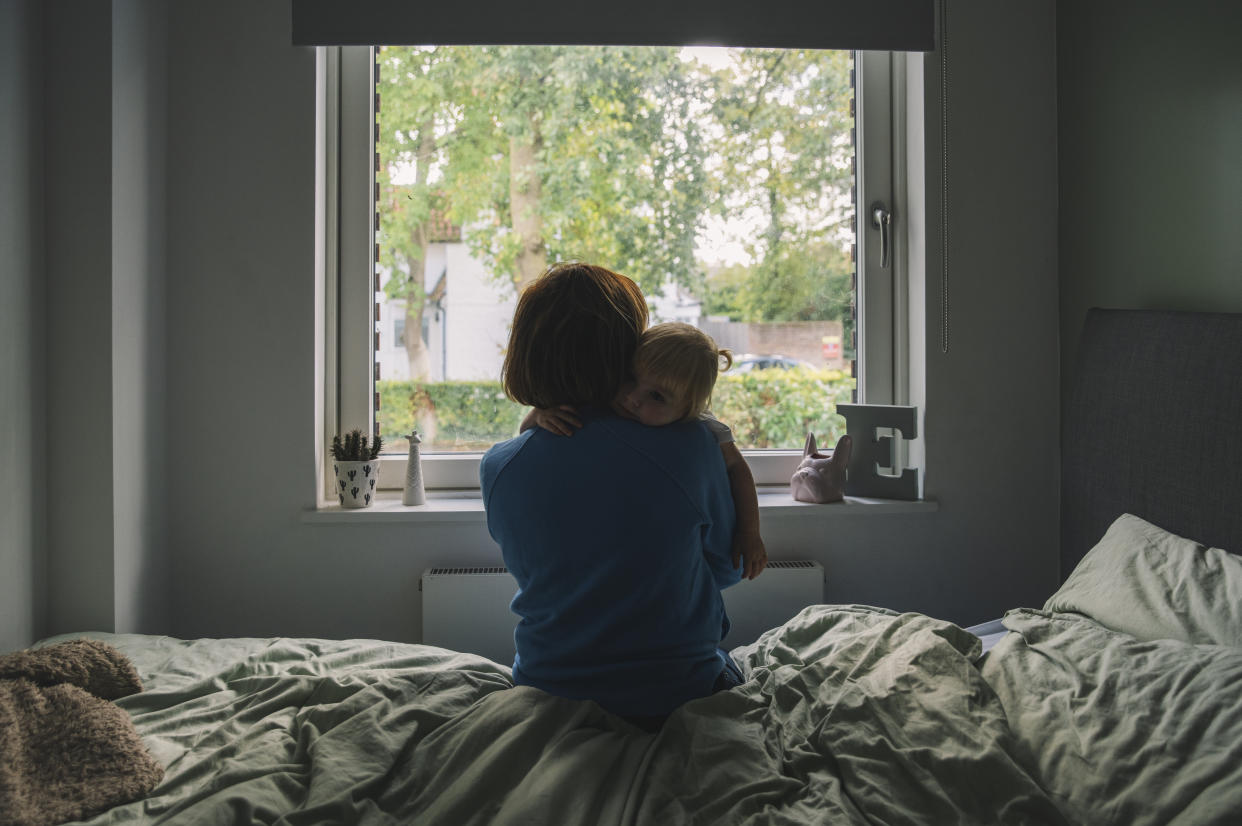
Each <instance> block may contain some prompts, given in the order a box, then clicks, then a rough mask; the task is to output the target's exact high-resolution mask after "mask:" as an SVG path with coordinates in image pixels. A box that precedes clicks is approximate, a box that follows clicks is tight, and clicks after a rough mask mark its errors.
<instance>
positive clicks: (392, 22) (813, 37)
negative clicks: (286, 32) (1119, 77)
mask: <svg viewBox="0 0 1242 826" xmlns="http://www.w3.org/2000/svg"><path fill="white" fill-rule="evenodd" d="M935 27H936V24H935V5H934V0H809V2H808V0H746V2H740V0H729V1H728V2H726V1H725V0H629V2H613V3H607V2H605V3H588V2H583V0H573V1H572V2H570V0H536V1H535V2H530V0H525V1H524V0H506V2H499V1H498V0H473V1H472V0H465V2H455V3H448V2H443V0H438V1H437V0H430V1H429V0H293V43H294V44H295V45H303V46H364V45H369V46H379V45H424V44H443V45H471V44H472V45H488V44H500V43H504V44H544V45H561V44H564V45H599V46H619V45H626V46H682V45H713V46H751V47H766V48H785V49H863V50H883V51H916V52H917V51H931V50H932V49H934V48H935V40H936V38H935Z"/></svg>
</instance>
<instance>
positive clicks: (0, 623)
mask: <svg viewBox="0 0 1242 826" xmlns="http://www.w3.org/2000/svg"><path fill="white" fill-rule="evenodd" d="M42 39H43V15H42V13H41V10H40V9H39V5H38V4H37V3H34V2H16V3H3V4H0V112H2V113H3V117H0V181H3V182H4V185H3V186H0V250H3V251H4V253H3V255H0V466H3V467H5V468H7V469H8V472H9V480H10V483H9V484H8V485H6V491H5V494H4V496H0V572H2V574H0V652H5V651H9V650H11V649H15V648H23V647H25V646H26V645H28V644H29V643H30V642H31V641H32V640H34V639H35V638H36V637H38V636H40V635H41V634H42V630H43V621H44V617H45V611H46V590H47V588H46V582H45V577H44V566H45V560H44V556H43V549H44V547H45V542H46V537H45V535H44V531H45V528H46V519H45V511H44V507H43V505H44V500H45V498H46V479H45V476H44V470H43V468H44V465H43V462H42V461H40V459H41V458H42V453H43V451H42V448H41V446H42V445H43V444H44V438H45V436H46V431H45V430H44V426H43V421H44V416H45V414H46V404H45V398H46V397H45V389H44V382H43V374H44V369H45V366H46V364H47V361H46V357H45V354H44V348H43V344H42V336H43V326H42V322H41V319H42V318H43V314H44V311H43V307H44V303H45V295H44V290H43V278H42V273H43V267H44V261H43V109H42V105H41V101H42V95H41V94H40V92H41V85H42V84H41V82H40V69H39V67H40V66H41V65H42V63H43V54H42Z"/></svg>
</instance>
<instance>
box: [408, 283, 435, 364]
mask: <svg viewBox="0 0 1242 826" xmlns="http://www.w3.org/2000/svg"><path fill="white" fill-rule="evenodd" d="M426 306H427V305H426V304H425V303H424V302H423V299H422V297H421V296H419V297H418V298H417V299H415V300H413V301H406V302H405V357H406V359H407V361H408V363H409V365H410V378H411V379H427V378H430V377H431V353H430V352H429V351H428V350H427V343H426V342H425V341H423V312H424V309H425V308H426Z"/></svg>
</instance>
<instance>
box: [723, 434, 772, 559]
mask: <svg viewBox="0 0 1242 826" xmlns="http://www.w3.org/2000/svg"><path fill="white" fill-rule="evenodd" d="M720 450H721V451H722V452H723V453H724V460H725V469H726V470H727V471H728V473H729V488H730V490H731V491H732V492H733V509H734V511H735V512H736V513H737V527H736V528H735V529H734V531H733V567H734V568H736V567H738V565H739V563H741V562H743V561H744V562H745V566H746V567H745V568H743V569H742V576H743V577H744V578H746V579H754V578H755V577H757V576H759V574H760V573H762V571H763V569H764V568H766V567H767V564H768V552H767V549H766V548H764V547H763V538H762V537H761V536H760V535H759V493H758V491H756V490H755V477H754V476H752V475H751V472H750V466H749V465H747V464H746V459H745V457H743V456H742V452H741V451H740V450H738V449H737V445H735V444H734V443H733V442H724V443H722V444H721V445H720Z"/></svg>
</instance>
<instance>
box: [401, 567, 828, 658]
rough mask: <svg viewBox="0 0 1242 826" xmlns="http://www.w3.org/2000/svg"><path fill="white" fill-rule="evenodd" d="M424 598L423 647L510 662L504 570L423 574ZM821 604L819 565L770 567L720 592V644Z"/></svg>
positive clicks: (510, 617)
mask: <svg viewBox="0 0 1242 826" xmlns="http://www.w3.org/2000/svg"><path fill="white" fill-rule="evenodd" d="M419 589H420V590H421V591H422V592H423V642H424V643H426V644H427V645H436V646H440V647H441V648H451V649H452V650H454V651H468V652H470V653H473V654H481V655H483V656H484V657H487V658H488V659H489V660H494V661H495V662H498V663H504V664H506V665H507V664H509V663H511V662H513V628H514V626H515V625H516V624H517V617H516V616H515V615H514V614H513V613H512V612H510V611H509V603H510V602H511V601H512V600H513V596H514V594H516V593H517V583H516V582H515V581H514V580H513V577H512V576H511V575H510V574H509V572H508V570H506V569H505V568H503V567H491V568H428V569H427V570H426V571H424V572H423V576H422V580H421V582H420V583H419ZM823 599H824V568H823V566H822V565H820V564H819V563H818V562H810V561H808V560H787V561H776V562H769V563H768V567H767V568H766V569H765V570H764V572H763V573H762V574H761V575H760V576H759V578H758V579H754V580H742V581H741V582H740V583H738V584H737V585H734V586H733V587H732V588H728V589H726V590H725V591H724V603H725V610H726V611H727V612H728V614H729V619H730V620H732V622H733V628H732V630H731V631H730V632H729V636H728V637H726V638H725V639H724V641H723V642H722V643H721V647H722V648H725V649H726V650H727V649H730V648H733V647H735V646H738V645H745V644H746V643H749V642H754V641H755V640H756V639H757V638H758V637H759V635H760V634H762V633H763V632H764V631H766V630H768V629H769V628H774V627H776V626H777V625H780V624H781V623H783V622H785V621H786V620H787V619H789V618H790V617H792V616H793V615H794V614H796V613H798V612H799V611H801V610H802V609H803V608H805V607H806V606H808V605H816V604H818V603H820V602H823Z"/></svg>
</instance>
